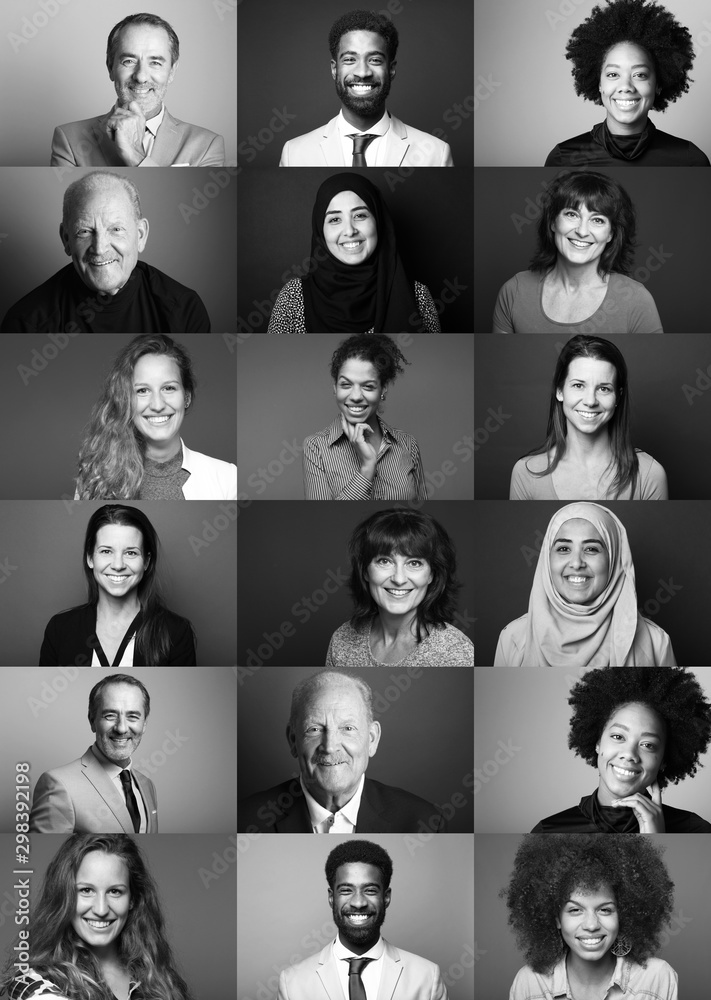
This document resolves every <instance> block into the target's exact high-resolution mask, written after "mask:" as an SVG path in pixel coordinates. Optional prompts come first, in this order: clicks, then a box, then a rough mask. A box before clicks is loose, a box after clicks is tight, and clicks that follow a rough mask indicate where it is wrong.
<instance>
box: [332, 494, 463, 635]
mask: <svg viewBox="0 0 711 1000" xmlns="http://www.w3.org/2000/svg"><path fill="white" fill-rule="evenodd" d="M348 553H349V555H350V557H351V575H350V579H349V584H348V585H349V589H350V592H351V595H352V597H353V603H354V604H355V610H354V612H353V615H352V616H351V624H352V625H353V627H354V628H358V627H361V626H363V625H364V624H365V623H366V622H367V621H369V620H370V619H372V618H374V617H375V616H376V615H377V614H378V612H379V610H380V609H379V607H378V605H377V604H376V603H375V601H374V600H373V597H372V595H371V593H370V587H369V585H368V582H367V576H366V574H367V571H368V566H369V564H370V562H371V560H373V559H375V557H376V556H382V555H392V554H393V553H395V554H398V555H404V556H408V557H417V558H420V559H426V560H427V562H428V563H429V565H430V569H431V570H432V583H431V584H430V585H429V586H428V588H427V591H426V592H425V596H424V599H423V600H422V601H421V602H420V603H419V604H418V605H417V608H416V609H415V611H416V621H417V630H416V637H417V641H418V642H422V640H423V638H426V637H427V636H428V635H429V634H430V631H431V630H432V629H433V628H444V626H445V625H446V624H447V622H450V621H451V619H452V617H453V616H454V612H455V607H456V602H455V595H456V592H457V590H458V589H459V588H460V587H461V584H460V583H459V582H458V581H457V579H456V575H455V574H456V568H457V561H456V555H455V552H454V545H453V544H452V540H451V538H450V537H449V535H448V534H447V532H446V531H445V530H444V528H443V527H442V525H441V524H439V522H438V521H435V519H434V518H433V517H432V516H431V515H430V514H425V513H423V512H422V511H416V510H406V509H402V508H399V507H390V508H388V509H387V510H380V511H378V512H377V513H375V514H371V516H370V517H368V518H366V520H365V521H361V523H360V524H359V525H357V527H356V528H355V530H354V531H353V533H352V535H351V537H350V539H349V541H348Z"/></svg>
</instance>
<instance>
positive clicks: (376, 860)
mask: <svg viewBox="0 0 711 1000" xmlns="http://www.w3.org/2000/svg"><path fill="white" fill-rule="evenodd" d="M350 864H362V865H372V866H373V868H377V869H378V871H379V872H380V874H381V875H382V876H383V889H387V888H388V886H389V885H390V880H391V879H392V877H393V862H392V858H391V857H390V855H389V854H388V852H387V851H386V850H385V848H384V847H381V846H380V844H374V843H373V841H372V840H344V841H343V842H342V843H340V844H339V845H338V846H337V847H334V848H333V850H332V851H331V853H330V854H329V856H328V857H327V858H326V881H327V882H328V884H329V886H330V887H331V889H333V887H334V885H335V882H336V872H337V871H338V869H339V868H340V867H341V865H350Z"/></svg>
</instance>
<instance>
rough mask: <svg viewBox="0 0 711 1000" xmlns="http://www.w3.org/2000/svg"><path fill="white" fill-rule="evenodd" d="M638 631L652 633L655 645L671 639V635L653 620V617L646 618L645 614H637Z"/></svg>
mask: <svg viewBox="0 0 711 1000" xmlns="http://www.w3.org/2000/svg"><path fill="white" fill-rule="evenodd" d="M637 631H638V632H646V633H647V634H648V635H650V636H651V638H652V642H653V643H654V645H655V647H656V646H657V644H659V645H661V644H662V643H664V642H668V641H669V635H668V633H667V632H665V631H664V629H663V628H662V627H661V625H657V623H656V622H653V621H652V620H651V618H645V617H644V615H639V614H638V615H637Z"/></svg>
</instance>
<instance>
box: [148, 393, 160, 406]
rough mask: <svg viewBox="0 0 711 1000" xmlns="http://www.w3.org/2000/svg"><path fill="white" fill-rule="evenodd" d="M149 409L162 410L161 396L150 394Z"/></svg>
mask: <svg viewBox="0 0 711 1000" xmlns="http://www.w3.org/2000/svg"><path fill="white" fill-rule="evenodd" d="M150 408H151V409H152V410H162V409H163V400H162V398H161V395H160V393H159V392H152V393H151V402H150Z"/></svg>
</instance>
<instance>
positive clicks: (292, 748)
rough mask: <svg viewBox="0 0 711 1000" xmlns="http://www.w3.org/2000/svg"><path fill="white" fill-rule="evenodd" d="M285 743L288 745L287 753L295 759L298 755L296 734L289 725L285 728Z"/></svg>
mask: <svg viewBox="0 0 711 1000" xmlns="http://www.w3.org/2000/svg"><path fill="white" fill-rule="evenodd" d="M286 741H287V743H288V744H289V753H290V754H291V756H292V757H297V756H298V753H297V750H296V733H295V732H294V730H293V729H292V728H291V725H288V726H287V727H286Z"/></svg>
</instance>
